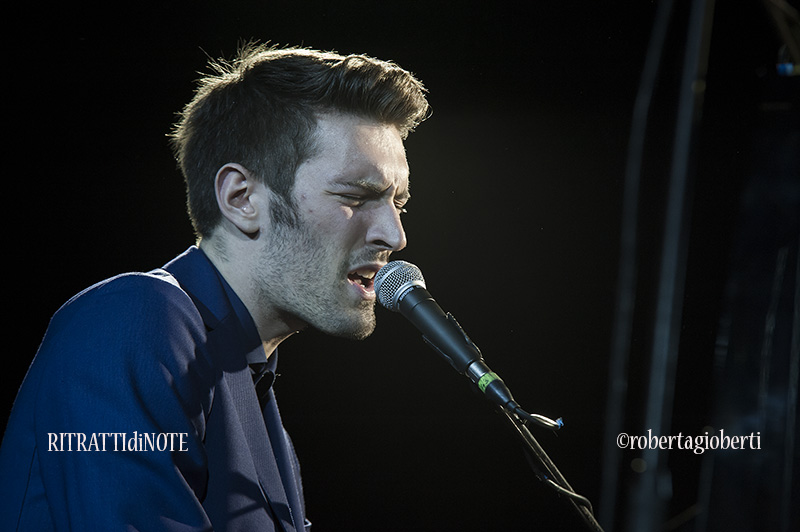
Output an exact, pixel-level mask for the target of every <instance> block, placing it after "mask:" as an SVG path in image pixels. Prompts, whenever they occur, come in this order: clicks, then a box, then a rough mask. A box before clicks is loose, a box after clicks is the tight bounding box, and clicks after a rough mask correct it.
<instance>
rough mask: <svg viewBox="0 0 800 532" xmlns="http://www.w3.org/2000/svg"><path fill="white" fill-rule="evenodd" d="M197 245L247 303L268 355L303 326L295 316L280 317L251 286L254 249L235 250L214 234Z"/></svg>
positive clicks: (245, 303) (246, 306) (246, 305)
mask: <svg viewBox="0 0 800 532" xmlns="http://www.w3.org/2000/svg"><path fill="white" fill-rule="evenodd" d="M198 247H199V248H200V249H201V250H203V252H204V253H205V254H206V256H207V257H208V259H209V260H210V261H211V264H213V265H214V267H215V268H216V269H217V270H218V271H219V272H220V274H221V275H222V277H223V278H224V279H225V281H227V283H228V284H229V285H230V286H231V288H232V289H233V291H234V292H235V293H236V295H237V296H239V299H241V300H242V303H244V306H245V308H247V311H248V312H249V313H250V316H251V317H252V318H253V321H254V322H255V325H256V330H257V331H258V335H259V337H260V338H261V343H262V344H263V346H264V351H265V352H266V353H267V357H269V356H270V355H271V354H272V353H273V352H274V351H275V349H276V348H277V347H278V345H280V343H281V342H283V341H284V340H286V339H287V338H289V337H290V336H292V335H293V334H295V333H296V332H299V330H300V329H302V328H303V325H302V324H297V323H295V324H292V320H288V319H284V318H283V317H281V315H280V313H279V312H278V311H277V310H276V309H275V308H274V307H273V306H271V305H269V304H268V302H264V301H259V298H258V295H257V291H256V290H253V287H252V283H253V280H252V276H251V275H249V273H248V272H250V271H252V270H251V267H252V266H253V264H252V263H251V262H249V261H248V260H247V257H252V256H255V253H236V252H235V251H234V250H230V249H228V248H227V247H225V246H222V245H221V243H220V242H218V241H215V239H214V238H213V237H211V238H204V239H202V240H200V242H199V243H198Z"/></svg>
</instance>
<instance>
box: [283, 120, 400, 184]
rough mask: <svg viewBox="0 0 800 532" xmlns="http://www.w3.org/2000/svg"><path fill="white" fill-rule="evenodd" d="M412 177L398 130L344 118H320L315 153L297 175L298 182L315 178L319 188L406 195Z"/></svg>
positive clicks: (316, 133) (373, 122) (370, 122)
mask: <svg viewBox="0 0 800 532" xmlns="http://www.w3.org/2000/svg"><path fill="white" fill-rule="evenodd" d="M408 175H409V169H408V162H407V160H406V154H405V148H404V147H403V139H402V137H401V135H400V131H399V130H398V129H397V127H395V126H392V125H388V124H381V123H379V122H376V121H372V120H368V119H364V118H360V117H356V116H351V115H341V114H325V115H320V116H319V117H318V119H317V129H316V132H315V135H314V150H313V152H312V155H311V156H310V157H309V158H308V159H307V160H305V161H304V162H303V163H302V164H301V165H300V167H299V168H298V172H297V177H298V179H307V178H309V177H313V178H314V181H316V183H315V185H316V186H325V185H327V184H333V183H339V184H346V183H349V182H354V183H356V182H358V183H362V184H373V185H378V186H382V188H387V187H391V186H393V185H394V186H396V187H397V188H398V189H402V190H404V191H405V190H406V189H407V188H408ZM296 184H299V183H296Z"/></svg>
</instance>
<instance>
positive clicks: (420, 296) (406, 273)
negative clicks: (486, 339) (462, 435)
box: [375, 261, 519, 412]
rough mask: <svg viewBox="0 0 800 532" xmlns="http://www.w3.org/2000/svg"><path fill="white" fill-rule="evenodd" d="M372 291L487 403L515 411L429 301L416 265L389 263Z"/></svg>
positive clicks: (449, 319)
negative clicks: (401, 317)
mask: <svg viewBox="0 0 800 532" xmlns="http://www.w3.org/2000/svg"><path fill="white" fill-rule="evenodd" d="M387 284H388V286H389V288H388V289H387V288H386V286H387ZM375 291H376V292H377V294H378V301H379V302H380V303H381V304H382V305H384V306H385V307H387V308H388V309H389V310H393V311H396V312H400V313H401V314H402V315H403V316H405V317H406V319H408V320H409V321H410V322H411V323H412V324H413V325H414V326H415V327H416V328H417V329H419V331H420V332H422V336H423V339H424V340H425V342H426V343H427V344H428V345H429V346H431V347H432V348H433V349H434V351H436V352H437V353H439V355H441V356H442V357H443V358H444V359H445V360H446V361H447V362H448V363H449V364H450V365H451V366H452V367H453V369H455V370H456V371H457V372H458V373H460V374H462V375H465V376H467V377H468V378H469V379H470V380H471V381H472V382H473V383H474V384H475V385H476V386H477V387H478V389H479V390H480V391H481V392H483V393H484V395H486V397H487V398H488V399H489V400H491V401H492V402H493V403H495V404H497V405H498V406H500V407H502V408H503V409H505V410H507V411H509V412H514V411H515V410H516V409H518V408H519V405H517V403H516V402H515V401H514V398H513V397H512V396H511V392H510V391H509V389H508V388H507V387H506V385H505V383H504V382H503V380H502V379H501V378H500V377H499V376H498V375H497V374H496V373H495V372H493V371H492V370H491V369H489V367H488V366H487V365H486V363H485V362H484V361H483V356H482V355H481V352H480V349H478V346H476V345H475V344H474V343H473V342H472V340H470V338H469V337H468V336H467V334H466V333H465V332H464V330H463V329H462V328H461V326H460V325H459V324H458V322H457V321H456V319H455V318H454V317H453V315H452V314H450V313H445V312H444V311H443V310H442V309H441V307H439V305H438V304H437V303H436V301H435V300H434V299H433V297H432V296H431V294H430V293H429V292H428V290H427V289H426V287H425V281H424V280H423V278H422V274H421V272H420V271H419V269H418V268H417V267H416V266H414V265H412V264H409V263H407V262H404V261H393V262H390V263H389V264H387V265H386V266H384V267H383V268H381V270H380V271H379V272H378V273H377V275H376V276H375Z"/></svg>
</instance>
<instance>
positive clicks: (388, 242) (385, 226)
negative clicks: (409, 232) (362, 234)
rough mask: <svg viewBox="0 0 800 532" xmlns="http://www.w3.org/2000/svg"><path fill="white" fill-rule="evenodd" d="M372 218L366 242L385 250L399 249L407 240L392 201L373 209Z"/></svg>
mask: <svg viewBox="0 0 800 532" xmlns="http://www.w3.org/2000/svg"><path fill="white" fill-rule="evenodd" d="M373 215H374V216H373V218H372V220H371V223H370V227H369V230H368V231H367V243H368V244H370V245H372V246H375V247H378V248H380V249H382V250H387V251H400V250H401V249H403V248H404V247H406V244H407V243H408V241H407V240H406V232H405V230H404V229H403V222H402V221H401V220H400V213H399V212H397V208H396V207H395V206H394V205H393V204H392V203H387V204H384V205H381V206H380V208H377V209H374V210H373Z"/></svg>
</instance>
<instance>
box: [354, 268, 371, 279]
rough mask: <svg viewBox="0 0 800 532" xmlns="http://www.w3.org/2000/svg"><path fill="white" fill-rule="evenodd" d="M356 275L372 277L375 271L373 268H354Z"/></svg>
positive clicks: (366, 277) (365, 277)
mask: <svg viewBox="0 0 800 532" xmlns="http://www.w3.org/2000/svg"><path fill="white" fill-rule="evenodd" d="M356 275H358V276H359V277H363V278H364V279H372V278H373V277H375V271H373V270H356Z"/></svg>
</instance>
